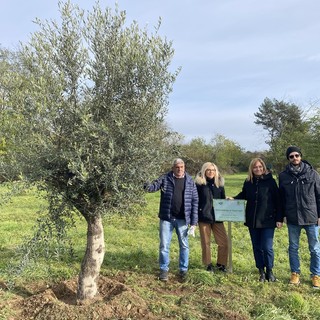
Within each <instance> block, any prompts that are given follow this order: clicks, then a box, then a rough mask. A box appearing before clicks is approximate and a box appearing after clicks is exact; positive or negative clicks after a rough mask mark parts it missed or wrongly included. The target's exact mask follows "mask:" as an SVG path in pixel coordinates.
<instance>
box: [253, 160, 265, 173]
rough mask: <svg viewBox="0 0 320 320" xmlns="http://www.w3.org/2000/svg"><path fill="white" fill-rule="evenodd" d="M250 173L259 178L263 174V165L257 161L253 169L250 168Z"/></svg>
mask: <svg viewBox="0 0 320 320" xmlns="http://www.w3.org/2000/svg"><path fill="white" fill-rule="evenodd" d="M252 172H253V174H254V175H255V176H256V177H260V176H262V175H263V174H264V169H263V165H262V163H261V162H260V161H257V162H256V163H255V164H254V165H253V167H252Z"/></svg>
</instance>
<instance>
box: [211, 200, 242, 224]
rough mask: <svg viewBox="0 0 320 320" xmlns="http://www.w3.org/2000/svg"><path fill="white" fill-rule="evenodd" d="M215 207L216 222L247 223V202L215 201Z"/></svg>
mask: <svg viewBox="0 0 320 320" xmlns="http://www.w3.org/2000/svg"><path fill="white" fill-rule="evenodd" d="M213 207H214V214H215V218H216V221H230V222H244V221H245V200H225V199H213Z"/></svg>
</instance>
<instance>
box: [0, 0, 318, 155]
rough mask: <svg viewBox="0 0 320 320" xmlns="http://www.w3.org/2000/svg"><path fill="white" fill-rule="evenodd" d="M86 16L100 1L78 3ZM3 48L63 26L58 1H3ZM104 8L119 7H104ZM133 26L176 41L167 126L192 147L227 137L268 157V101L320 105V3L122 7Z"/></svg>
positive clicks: (182, 2) (170, 2) (215, 0)
mask: <svg viewBox="0 0 320 320" xmlns="http://www.w3.org/2000/svg"><path fill="white" fill-rule="evenodd" d="M72 2H73V3H77V4H79V6H80V7H81V8H83V9H91V8H92V6H93V4H94V3H95V1H90V0H74V1H72ZM0 4H1V6H0V34H1V36H0V44H1V46H2V47H6V48H9V49H14V48H16V47H17V45H18V43H19V41H22V42H27V41H28V39H29V38H30V34H31V33H32V32H34V31H36V30H38V29H37V28H38V27H37V25H35V24H34V23H33V22H32V21H33V20H34V18H36V17H37V18H40V19H43V20H44V19H57V18H58V17H59V12H58V1H57V0H28V1H22V0H0ZM100 4H101V6H102V7H105V6H106V5H107V6H110V7H114V4H115V1H111V0H100ZM118 4H119V8H120V9H121V10H126V13H127V21H128V22H131V21H132V20H136V21H138V23H139V25H140V26H141V27H145V26H146V25H148V29H149V30H150V31H152V30H153V27H154V26H155V25H156V24H157V21H158V18H159V17H161V18H162V26H161V29H160V30H161V34H162V35H163V36H166V37H167V39H168V40H172V42H173V47H174V49H175V56H174V60H173V66H174V67H178V66H181V67H182V70H181V73H180V75H179V76H178V78H177V80H176V82H175V84H174V88H173V93H172V94H171V95H170V105H169V112H168V116H167V122H168V123H169V125H170V127H171V128H172V129H173V130H175V131H177V132H179V133H181V134H183V135H184V136H185V139H186V141H190V140H191V139H192V138H196V137H202V138H204V139H206V141H207V142H209V141H210V139H211V138H213V137H214V136H215V135H216V134H222V135H224V136H225V137H226V138H228V139H231V140H233V141H235V142H237V143H239V144H240V146H241V147H243V148H244V149H245V150H249V151H255V150H263V149H265V148H266V147H267V146H266V145H265V143H264V141H265V139H266V136H265V132H264V131H263V130H262V128H260V127H259V126H257V125H255V124H254V120H255V117H254V112H257V111H258V108H259V106H260V105H261V103H262V102H263V100H264V98H266V97H268V98H270V99H273V98H275V99H278V100H285V101H287V102H292V103H296V104H298V105H299V106H301V107H303V108H307V107H308V106H309V105H310V104H311V103H313V102H314V101H317V100H319V98H320V89H319V86H320V1H319V0H304V1H302V0H267V1H257V0H241V1H240V0H193V1H191V0H118Z"/></svg>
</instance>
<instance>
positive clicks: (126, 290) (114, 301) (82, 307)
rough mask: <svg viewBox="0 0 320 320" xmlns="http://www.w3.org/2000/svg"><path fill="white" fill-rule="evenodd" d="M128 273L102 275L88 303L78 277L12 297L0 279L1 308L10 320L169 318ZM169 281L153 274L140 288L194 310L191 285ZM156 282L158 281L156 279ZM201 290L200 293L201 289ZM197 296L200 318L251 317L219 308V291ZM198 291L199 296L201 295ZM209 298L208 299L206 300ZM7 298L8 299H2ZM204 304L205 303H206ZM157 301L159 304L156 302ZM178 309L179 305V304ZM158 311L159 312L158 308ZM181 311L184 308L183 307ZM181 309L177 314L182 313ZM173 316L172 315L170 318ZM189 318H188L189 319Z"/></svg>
mask: <svg viewBox="0 0 320 320" xmlns="http://www.w3.org/2000/svg"><path fill="white" fill-rule="evenodd" d="M128 276H129V275H128V274H127V273H123V274H121V273H119V274H117V275H116V276H112V277H106V276H100V280H99V295H98V297H97V298H96V299H95V300H94V301H90V303H87V304H79V303H77V299H76V290H77V278H72V279H70V280H67V281H62V282H59V283H57V284H54V285H47V284H43V283H42V284H39V283H32V284H29V285H28V286H27V287H16V288H15V289H14V291H13V292H12V293H13V297H12V295H10V299H8V298H6V296H5V293H6V291H7V288H6V285H5V284H4V283H3V282H1V281H0V310H1V309H2V308H4V307H5V308H6V309H7V310H9V311H8V313H10V315H11V316H7V317H6V318H1V317H0V318H1V319H7V320H31V319H32V320H106V319H109V320H141V319H146V320H160V319H168V316H161V315H159V313H158V314H157V315H156V314H153V313H152V311H150V310H151V308H149V307H150V306H149V305H148V302H147V301H146V300H144V299H143V298H141V296H140V295H139V294H138V293H137V292H136V291H135V290H134V289H132V288H131V287H130V286H129V285H127V284H125V282H126V281H125V279H126V278H127V277H128ZM172 280H173V281H170V284H168V285H167V284H164V283H160V282H159V281H158V280H156V279H154V278H153V277H152V279H151V278H149V277H147V278H145V279H144V278H142V279H141V281H140V282H139V288H149V289H150V286H152V287H153V285H155V286H154V287H153V289H151V290H152V291H153V293H154V294H155V295H156V297H157V299H158V301H159V304H161V301H162V300H161V299H162V298H163V297H166V296H168V295H173V296H176V297H179V301H180V302H179V303H183V304H187V305H188V308H191V309H193V307H195V305H193V306H192V304H189V298H190V295H192V294H193V295H194V294H195V292H194V289H192V286H191V287H190V286H184V285H183V284H182V283H179V281H177V280H176V279H172ZM154 281H156V283H155V282H154ZM199 293H200V292H199ZM199 293H196V294H195V295H196V296H197V298H198V299H199V300H198V301H194V302H193V304H194V303H195V304H197V305H198V306H199V305H201V306H202V308H204V309H202V308H200V309H202V311H200V310H197V312H196V313H195V314H197V318H199V319H210V320H215V319H219V320H222V319H225V320H248V318H247V317H243V316H241V315H240V314H239V313H237V312H236V311H234V310H232V309H231V310H230V309H229V308H226V309H224V308H221V306H220V307H218V306H217V305H216V303H215V299H221V294H220V293H219V292H214V291H211V292H210V293H209V295H208V292H207V293H206V292H202V293H201V294H199ZM198 294H199V296H198ZM205 300H206V302H205ZM3 301H5V302H3ZM204 302H205V304H204V305H203V303H204ZM156 304H157V303H156ZM177 307H178V308H179V306H177ZM158 312H159V311H158ZM180 312H181V310H180ZM180 312H178V313H180ZM181 316H182V315H181V313H180V316H177V317H176V316H173V317H172V319H174V318H175V319H184V318H185V317H184V316H182V317H181ZM169 318H170V317H169ZM187 318H188V317H186V319H187ZM188 319H189V318H188Z"/></svg>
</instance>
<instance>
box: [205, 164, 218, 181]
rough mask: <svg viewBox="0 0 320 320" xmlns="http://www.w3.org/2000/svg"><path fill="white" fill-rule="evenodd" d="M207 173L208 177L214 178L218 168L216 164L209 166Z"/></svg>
mask: <svg viewBox="0 0 320 320" xmlns="http://www.w3.org/2000/svg"><path fill="white" fill-rule="evenodd" d="M205 175H206V177H207V178H209V179H213V178H214V177H215V175H216V169H215V168H214V166H209V167H208V168H207V170H206V172H205Z"/></svg>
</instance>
